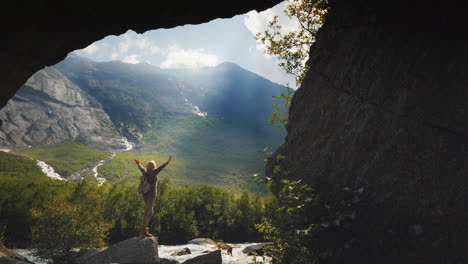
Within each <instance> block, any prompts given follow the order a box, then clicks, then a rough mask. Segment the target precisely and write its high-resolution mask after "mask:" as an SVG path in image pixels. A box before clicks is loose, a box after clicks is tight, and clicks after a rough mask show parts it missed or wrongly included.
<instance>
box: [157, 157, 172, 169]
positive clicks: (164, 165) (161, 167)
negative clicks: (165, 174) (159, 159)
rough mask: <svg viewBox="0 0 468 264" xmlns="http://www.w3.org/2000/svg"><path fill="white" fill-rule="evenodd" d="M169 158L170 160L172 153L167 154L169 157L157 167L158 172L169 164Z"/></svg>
mask: <svg viewBox="0 0 468 264" xmlns="http://www.w3.org/2000/svg"><path fill="white" fill-rule="evenodd" d="M171 160H172V155H169V159H168V160H167V161H166V162H164V163H163V164H162V165H161V166H159V167H158V168H157V170H158V173H159V172H160V171H162V169H164V168H165V167H166V166H167V165H169V163H171Z"/></svg>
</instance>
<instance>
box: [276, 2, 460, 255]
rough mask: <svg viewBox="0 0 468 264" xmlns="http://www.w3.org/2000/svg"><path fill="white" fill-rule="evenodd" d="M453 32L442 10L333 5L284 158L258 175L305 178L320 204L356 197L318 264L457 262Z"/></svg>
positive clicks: (295, 105)
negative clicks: (279, 171)
mask: <svg viewBox="0 0 468 264" xmlns="http://www.w3.org/2000/svg"><path fill="white" fill-rule="evenodd" d="M461 25H463V20H462V16H460V14H459V13H458V12H457V10H456V8H453V6H450V5H448V6H437V5H435V6H434V5H431V4H430V3H426V2H422V1H414V2H413V1H411V2H407V1H392V2H386V3H383V2H381V1H379V2H374V1H367V0H356V1H347V0H336V1H332V9H331V13H330V15H329V17H328V20H327V22H326V23H325V25H324V26H323V28H322V29H321V30H320V32H319V34H318V37H317V41H316V43H315V44H314V45H313V47H312V49H311V53H310V59H309V62H308V65H309V66H310V71H309V72H308V74H307V77H306V79H305V80H304V82H303V84H302V85H301V87H300V89H299V90H298V91H297V92H296V94H295V96H294V100H293V102H292V106H291V109H290V121H289V124H288V127H287V130H288V136H287V139H286V143H285V144H284V145H283V146H282V147H281V148H280V149H279V150H278V151H277V153H281V154H282V155H284V156H285V157H286V158H285V159H283V160H281V161H280V162H274V161H273V160H271V161H270V163H269V165H268V167H267V171H268V172H269V174H270V175H273V165H275V164H279V165H281V166H283V167H284V168H285V170H287V171H290V172H291V174H290V175H289V176H288V177H293V178H296V179H303V180H305V181H306V182H307V183H309V184H311V185H312V186H314V188H315V189H316V190H317V192H318V193H319V197H320V202H321V203H322V204H326V205H327V206H329V205H331V204H333V201H334V199H336V197H342V196H339V195H340V193H341V192H342V190H343V189H351V190H359V191H360V193H362V195H361V196H360V197H358V198H357V199H358V200H357V201H358V202H357V205H356V217H355V218H354V220H353V222H352V224H351V225H350V226H348V227H337V228H336V229H335V231H336V230H340V231H339V232H341V233H339V232H338V233H334V234H331V233H329V234H328V235H329V236H328V237H319V238H318V241H316V243H317V244H318V245H321V246H323V248H321V249H317V250H316V251H315V253H317V254H320V253H330V255H329V256H333V257H330V258H328V259H327V261H326V263H465V262H466V261H467V259H468V253H467V251H466V250H465V249H466V245H468V229H467V225H466V222H467V220H468V214H467V212H468V210H467V209H468V208H467V203H466V202H467V199H468V188H467V186H468V185H467V178H466V177H467V175H468V141H467V138H468V122H467V120H468V104H467V102H468V90H467V89H466V87H467V84H468V75H466V72H467V71H468V56H467V55H468V48H467V47H468V38H467V37H466V35H465V33H464V31H463V30H460V29H461ZM275 177H277V178H279V177H285V176H284V175H275ZM351 198H353V199H355V197H351ZM350 202H351V201H350V200H346V199H345V198H343V199H342V200H341V201H338V203H341V204H349V203H350ZM335 204H336V201H335ZM331 210H333V208H332V209H331ZM327 247H328V248H327ZM324 263H325V262H324Z"/></svg>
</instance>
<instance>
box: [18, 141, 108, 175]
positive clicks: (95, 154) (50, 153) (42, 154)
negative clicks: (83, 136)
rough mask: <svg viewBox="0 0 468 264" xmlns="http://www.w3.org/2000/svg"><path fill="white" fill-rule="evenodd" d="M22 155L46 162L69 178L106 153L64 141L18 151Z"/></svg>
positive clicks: (103, 157)
mask: <svg viewBox="0 0 468 264" xmlns="http://www.w3.org/2000/svg"><path fill="white" fill-rule="evenodd" d="M18 152H19V153H20V154H22V155H26V156H29V157H31V158H35V159H39V160H42V161H46V162H47V163H48V164H50V165H51V166H52V167H54V169H55V171H56V172H57V173H58V174H60V175H62V176H65V177H67V176H70V175H71V174H73V173H74V172H76V171H79V170H82V169H84V168H87V167H89V166H91V165H93V164H94V163H96V162H98V161H99V160H103V159H105V158H106V157H107V154H106V152H104V151H102V150H97V149H93V148H90V147H87V146H85V145H83V144H80V143H77V142H73V141H66V142H63V143H60V144H57V145H52V146H47V147H42V148H30V149H27V150H22V151H18Z"/></svg>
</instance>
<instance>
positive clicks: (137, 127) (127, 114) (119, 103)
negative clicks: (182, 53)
mask: <svg viewBox="0 0 468 264" xmlns="http://www.w3.org/2000/svg"><path fill="white" fill-rule="evenodd" d="M54 67H55V68H57V69H58V70H60V71H61V72H62V73H64V74H65V75H66V76H67V77H68V78H69V79H70V80H71V81H72V82H74V83H75V84H77V85H78V86H79V87H81V88H82V89H83V90H84V91H86V92H87V93H88V94H90V95H91V96H93V97H94V98H95V99H96V100H97V101H98V102H99V103H101V104H102V105H103V108H104V110H105V111H106V113H107V114H108V115H109V116H110V118H111V120H112V121H113V123H114V125H115V126H116V127H117V129H118V130H119V131H120V132H121V133H122V134H123V135H125V136H127V137H128V138H129V139H131V140H132V141H139V140H141V138H142V136H143V134H144V133H145V132H147V131H148V130H149V129H150V128H151V127H153V126H155V125H156V124H157V123H158V121H159V120H160V118H161V117H162V116H163V115H167V114H201V113H200V112H199V110H198V109H197V108H196V107H195V106H194V105H193V104H191V103H190V101H189V100H187V98H186V97H185V96H184V95H183V92H182V89H181V86H182V84H181V83H180V82H179V81H178V80H174V78H171V76H169V75H167V74H165V73H163V72H161V71H159V70H158V69H157V68H155V67H153V66H151V65H149V64H145V63H141V64H128V63H123V62H120V61H111V62H94V61H91V60H89V59H85V58H82V57H78V56H76V55H73V54H71V55H69V56H68V57H67V58H66V59H65V60H64V61H62V62H60V63H59V64H57V65H55V66H54Z"/></svg>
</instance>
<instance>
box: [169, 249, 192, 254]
mask: <svg viewBox="0 0 468 264" xmlns="http://www.w3.org/2000/svg"><path fill="white" fill-rule="evenodd" d="M189 254H192V252H191V251H190V249H189V248H184V249H181V250H179V251H175V252H172V253H171V256H183V255H189Z"/></svg>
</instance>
